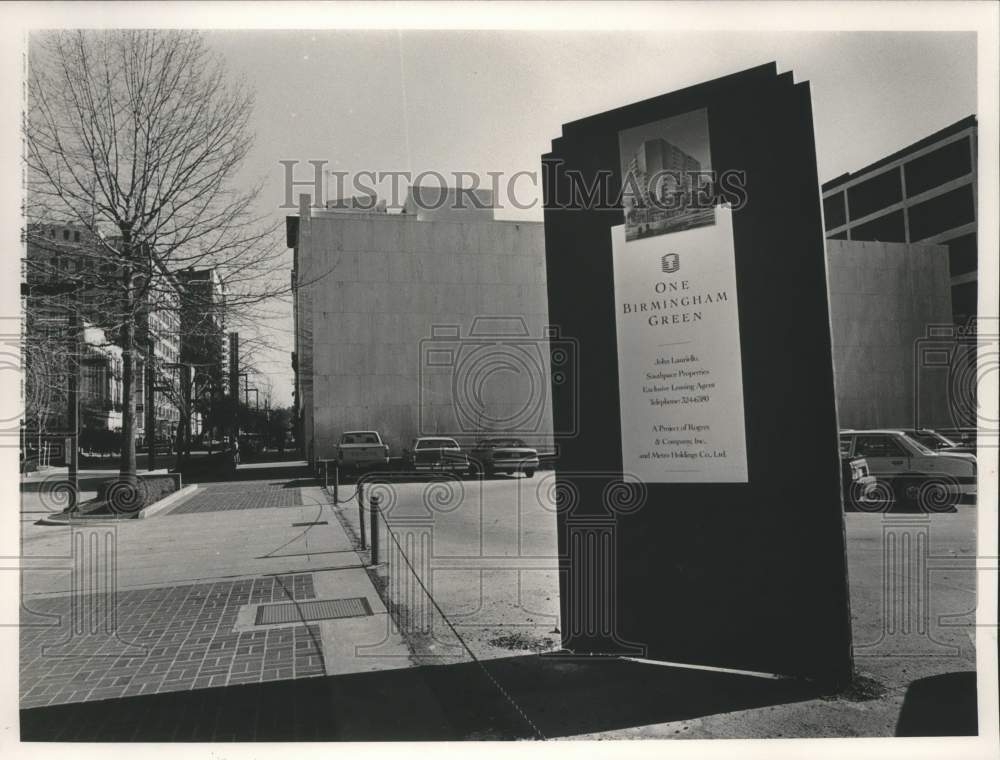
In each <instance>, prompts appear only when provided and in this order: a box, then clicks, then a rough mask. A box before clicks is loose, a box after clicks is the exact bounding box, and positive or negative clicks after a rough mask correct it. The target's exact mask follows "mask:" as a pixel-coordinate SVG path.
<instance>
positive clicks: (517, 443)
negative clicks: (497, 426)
mask: <svg viewBox="0 0 1000 760" xmlns="http://www.w3.org/2000/svg"><path fill="white" fill-rule="evenodd" d="M523 446H524V441H522V440H521V439H520V438H490V439H489V440H486V441H483V447H484V448H487V449H500V448H519V447H523Z"/></svg>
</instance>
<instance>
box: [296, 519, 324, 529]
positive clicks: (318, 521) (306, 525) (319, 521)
mask: <svg viewBox="0 0 1000 760" xmlns="http://www.w3.org/2000/svg"><path fill="white" fill-rule="evenodd" d="M329 524H330V523H328V522H327V521H326V520H317V521H316V522H301V523H292V527H293V528H306V527H308V526H310V525H329Z"/></svg>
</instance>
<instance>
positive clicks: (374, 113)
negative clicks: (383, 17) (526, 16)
mask: <svg viewBox="0 0 1000 760" xmlns="http://www.w3.org/2000/svg"><path fill="white" fill-rule="evenodd" d="M206 34H207V35H208V39H209V42H210V45H211V46H212V47H213V48H214V49H215V50H217V51H218V52H219V53H220V54H221V55H222V56H223V57H224V59H225V61H226V62H227V64H228V67H229V69H230V72H231V73H232V75H234V76H238V77H243V78H245V79H246V80H247V82H248V83H249V84H250V85H251V86H252V87H253V89H254V90H255V91H256V95H257V99H256V111H255V115H254V122H253V126H254V129H255V132H256V144H255V148H254V150H253V152H252V154H251V155H250V156H249V158H248V160H247V162H246V165H245V166H244V169H243V174H242V178H241V181H246V182H251V181H254V180H258V179H260V180H263V181H264V183H265V192H264V193H263V196H262V198H261V204H262V208H261V209H260V210H261V212H262V213H273V214H274V215H275V218H276V219H283V217H284V216H285V215H286V214H288V213H294V211H289V210H288V209H285V208H281V206H282V204H283V203H284V197H285V190H284V168H283V167H282V166H281V165H280V164H279V163H278V162H279V161H280V160H298V161H300V162H301V167H300V170H299V172H297V173H296V178H297V179H309V178H310V177H311V173H310V172H311V168H310V167H309V166H308V165H307V164H306V162H307V161H309V160H324V161H326V162H327V166H328V168H330V169H331V170H339V171H346V172H350V173H352V174H353V173H356V172H359V171H363V170H371V171H409V172H411V173H413V174H416V173H418V172H421V171H427V170H434V171H438V172H442V173H450V172H454V171H465V172H475V173H478V174H480V175H483V176H485V173H486V172H489V171H496V172H504V173H505V174H506V175H508V176H510V175H512V174H513V173H515V172H518V171H533V172H537V171H539V170H540V165H541V162H540V156H541V155H542V154H543V153H545V152H547V151H548V150H549V146H550V141H551V140H552V139H553V138H555V137H557V136H558V135H559V134H560V129H561V125H562V124H563V123H565V122H568V121H573V120H575V119H579V118H582V117H585V116H588V115H590V114H593V113H597V112H600V111H605V110H608V109H612V108H617V107H620V106H622V105H626V104H628V103H631V102H634V101H637V100H642V99H645V98H649V97H653V96H656V95H660V94H663V93H666V92H670V91H672V90H675V89H678V88H681V87H685V86H689V85H693V84H697V83H699V82H702V81H705V80H708V79H713V78H716V77H719V76H724V75H726V74H730V73H733V72H736V71H740V70H742V69H746V68H750V67H752V66H757V65H760V64H764V63H768V62H771V61H775V62H777V65H778V70H779V72H784V71H793V72H794V74H795V80H796V81H797V82H801V81H806V80H808V81H809V82H810V85H811V92H812V103H813V118H814V125H815V133H816V147H817V160H818V169H819V178H820V181H821V182H822V181H826V180H828V179H831V178H833V177H835V176H837V175H839V174H842V173H844V172H847V171H853V170H856V169H859V168H861V167H862V166H864V165H866V164H868V163H871V162H872V161H875V160H877V159H879V158H881V157H883V156H885V155H887V154H889V153H892V152H894V151H896V150H898V149H900V148H902V147H904V146H906V145H907V144H909V143H911V142H914V141H916V140H918V139H920V138H922V137H925V136H926V135H928V134H931V133H932V132H935V131H937V130H939V129H941V128H943V127H945V126H947V125H949V124H951V123H953V122H955V121H957V120H958V119H960V118H963V117H965V116H968V115H969V114H973V113H976V47H975V46H976V38H975V34H973V33H937V32H891V33H884V32H815V33H813V32H795V33H756V34H748V33H738V34H737V33H719V32H712V33H701V32H690V31H685V32H682V33H676V34H670V33H665V32H662V31H658V32H655V33H640V32H607V33H604V32H566V33H554V32H529V31H511V32H495V31H482V32H480V31H471V32H463V31H450V32H437V31H405V32H401V33H400V32H395V31H315V32H311V31H295V32H278V31H243V32H232V31H212V32H206ZM518 188H519V190H521V191H522V193H527V194H528V195H531V192H532V191H531V185H530V183H528V184H525V183H523V182H522V183H519V185H518ZM383 189H385V188H383ZM298 192H300V190H297V191H296V194H297V193H298ZM536 192H537V193H538V194H540V187H538V188H537V191H536ZM532 197H533V196H532ZM497 217H498V218H508V219H529V220H537V221H540V220H541V219H542V209H541V207H540V205H537V204H536V205H535V207H534V208H532V209H526V210H518V209H504V210H502V211H499V212H498V213H497ZM289 261H290V258H289ZM272 312H273V314H272V317H271V318H270V319H267V320H265V321H263V322H262V325H263V326H262V328H261V329H262V330H264V332H265V333H267V335H268V337H269V341H270V342H271V343H273V344H274V345H275V346H276V347H277V348H276V349H274V350H269V351H265V352H262V354H261V356H260V357H259V359H258V365H259V369H260V370H262V371H263V372H265V373H267V374H268V376H269V379H270V384H271V386H272V389H273V394H274V396H273V398H274V403H290V401H291V390H292V372H291V367H290V358H289V352H290V351H291V349H292V342H293V341H292V331H291V324H292V322H291V307H290V305H289V304H281V305H277V306H275V307H274V309H273V310H272Z"/></svg>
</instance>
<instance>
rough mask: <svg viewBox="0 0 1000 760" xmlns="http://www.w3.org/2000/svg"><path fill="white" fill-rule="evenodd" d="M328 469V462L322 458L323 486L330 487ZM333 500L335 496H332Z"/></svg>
mask: <svg viewBox="0 0 1000 760" xmlns="http://www.w3.org/2000/svg"><path fill="white" fill-rule="evenodd" d="M329 469H330V463H329V462H328V461H327V460H325V459H324V460H323V488H329V487H330V478H329ZM334 501H336V497H335V498H334Z"/></svg>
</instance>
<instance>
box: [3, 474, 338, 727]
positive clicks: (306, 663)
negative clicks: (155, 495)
mask: <svg viewBox="0 0 1000 760" xmlns="http://www.w3.org/2000/svg"><path fill="white" fill-rule="evenodd" d="M295 493H297V490H295ZM313 598H315V592H314V590H313V578H312V575H311V574H309V573H302V574H295V575H281V576H270V577H261V578H248V579H243V580H235V581H223V582H211V583H193V584H186V585H182V586H172V587H162V588H150V589H136V590H130V591H121V592H119V593H118V596H117V606H116V609H117V617H118V620H117V624H118V625H117V630H118V632H119V639H120V640H121V641H124V642H128V643H130V644H133V645H135V647H133V648H132V650H131V652H130V653H127V654H121V655H120V656H117V657H115V656H113V655H112V656H109V655H102V654H100V652H101V651H108V648H109V647H112V649H113V650H114V651H118V650H120V649H121V648H122V645H121V644H118V643H116V642H115V641H114V640H113V639H111V638H110V637H108V636H84V635H79V636H75V637H70V633H71V631H70V629H71V620H72V618H71V612H72V607H71V605H72V603H73V602H74V598H73V597H71V596H69V595H60V596H53V597H45V598H34V599H32V600H31V608H32V610H33V611H37V612H39V613H43V614H45V613H47V614H55V615H58V616H59V618H60V619H59V624H58V625H53V626H52V627H46V628H29V627H23V628H21V632H20V648H21V652H20V663H21V672H20V676H21V679H20V682H21V707H22V708H29V707H40V706H43V705H56V704H64V703H69V702H82V701H93V700H100V699H113V698H116V697H123V696H132V695H139V694H153V693H163V692H170V691H183V690H189V689H201V688H208V687H211V686H224V685H227V684H243V683H259V682H263V681H277V680H284V679H293V678H304V677H310V676H321V675H323V674H324V672H325V670H324V662H323V654H322V646H321V644H320V634H319V628H318V626H317V625H315V624H312V625H301V624H300V625H290V626H280V627H268V628H262V629H261V630H255V631H250V632H237V631H234V625H235V623H236V617H237V613H238V612H239V610H240V608H241V607H244V606H246V605H253V604H260V603H267V602H283V601H290V600H293V599H294V600H301V599H313ZM76 601H77V602H79V600H76ZM86 607H87V606H86V605H84V607H83V609H86ZM64 641H67V642H68V643H67V645H66V646H65V647H64V648H63V649H62V650H61V654H60V655H53V654H51V650H48V651H49V652H50V653H48V654H47V653H43V647H49V648H51V647H53V646H54V645H57V644H60V642H64Z"/></svg>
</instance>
